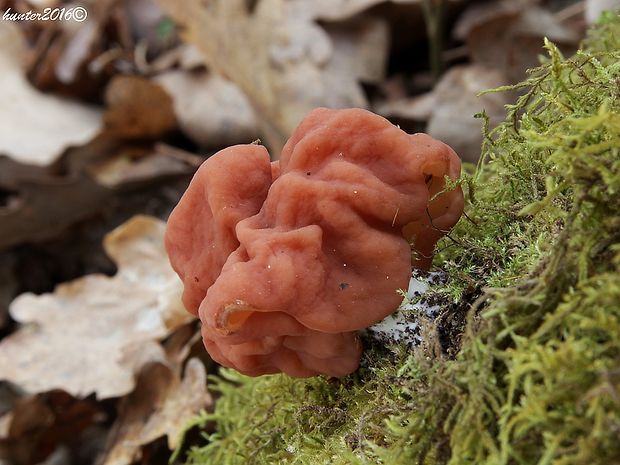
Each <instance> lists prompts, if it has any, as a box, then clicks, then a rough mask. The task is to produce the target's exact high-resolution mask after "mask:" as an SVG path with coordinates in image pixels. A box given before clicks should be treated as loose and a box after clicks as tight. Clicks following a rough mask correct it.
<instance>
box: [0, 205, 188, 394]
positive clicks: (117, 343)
mask: <svg viewBox="0 0 620 465" xmlns="http://www.w3.org/2000/svg"><path fill="white" fill-rule="evenodd" d="M164 228H165V225H164V223H163V222H161V221H159V220H156V219H154V218H150V217H145V216H137V217H134V218H133V219H132V220H130V221H128V222H127V223H125V224H124V225H122V226H120V227H119V228H117V229H116V230H115V231H113V232H112V233H110V234H109V235H108V236H107V237H106V240H105V242H104V246H105V249H106V251H107V253H108V254H109V255H110V257H111V258H112V259H113V260H114V261H115V262H116V263H117V265H118V272H117V274H116V275H115V276H113V277H108V276H103V275H89V276H85V277H83V278H80V279H76V280H74V281H71V282H68V283H65V284H61V285H59V286H58V287H57V288H56V289H55V291H54V293H52V294H44V295H40V296H36V295H32V294H22V295H21V296H19V297H18V298H17V299H15V300H14V301H13V303H12V304H11V307H10V312H11V316H12V317H13V318H14V319H15V320H16V321H17V322H19V323H21V325H22V326H21V327H20V329H19V330H17V331H16V332H15V333H13V334H11V335H10V336H8V337H7V338H5V339H4V340H3V341H2V342H0V374H1V375H0V376H2V378H3V379H6V380H9V381H11V382H13V383H15V384H17V385H18V386H21V387H22V388H24V389H25V390H26V391H28V392H30V393H39V392H46V391H50V390H52V389H57V388H60V389H64V390H65V391H67V392H68V393H70V394H72V395H74V396H76V397H84V396H87V395H89V394H91V393H95V394H96V396H97V398H99V399H105V398H108V397H117V396H121V395H124V394H127V393H128V392H131V391H132V390H133V388H134V385H135V381H134V372H135V369H136V368H135V366H131V363H128V362H127V361H126V359H127V356H126V353H131V354H132V355H131V359H133V360H139V361H140V363H142V364H144V363H147V362H149V361H152V360H153V357H154V356H151V355H149V354H150V353H151V352H149V350H150V349H149V344H148V343H149V342H152V341H155V340H157V339H160V338H163V337H165V336H167V335H168V334H169V333H170V332H171V331H173V330H174V329H175V328H177V327H179V326H181V325H182V324H184V323H186V322H187V321H189V319H190V318H189V315H188V314H187V312H186V311H185V309H184V308H183V305H182V303H181V300H180V295H181V282H180V281H179V280H178V278H177V276H176V274H175V273H174V272H173V271H172V268H171V267H170V265H169V264H168V259H167V256H166V253H165V250H164V247H163V233H164ZM147 352H148V353H147ZM124 354H125V362H123V356H124ZM155 355H157V354H155ZM141 357H142V358H141Z"/></svg>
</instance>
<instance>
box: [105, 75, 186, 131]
mask: <svg viewBox="0 0 620 465" xmlns="http://www.w3.org/2000/svg"><path fill="white" fill-rule="evenodd" d="M105 101H106V106H107V109H106V112H105V114H104V121H105V126H106V129H107V130H108V131H111V133H112V134H114V135H115V136H119V137H123V138H131V139H157V138H161V137H163V136H164V135H165V134H166V133H169V132H171V131H173V130H174V129H175V128H176V126H177V123H176V117H175V115H174V109H173V107H172V99H171V98H170V96H169V95H168V93H167V92H166V91H165V90H164V89H163V88H162V87H161V86H160V85H159V84H157V83H155V82H152V81H150V80H148V79H146V78H143V77H140V76H126V75H118V76H116V77H115V78H114V79H112V81H111V82H110V84H108V87H107V88H106V92H105Z"/></svg>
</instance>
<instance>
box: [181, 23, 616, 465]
mask: <svg viewBox="0 0 620 465" xmlns="http://www.w3.org/2000/svg"><path fill="white" fill-rule="evenodd" d="M546 47H547V50H548V52H549V58H548V59H547V60H546V62H545V63H544V64H543V65H542V66H541V67H539V68H538V69H536V70H533V71H532V74H531V78H530V79H528V80H527V81H526V82H524V83H522V84H519V85H518V86H516V88H517V89H518V90H519V91H520V94H521V95H522V96H521V97H520V98H519V100H518V101H517V103H516V104H515V105H514V106H511V107H509V108H508V117H507V120H506V122H505V123H503V124H501V125H500V126H499V127H497V128H495V129H494V130H492V131H490V132H489V131H486V138H485V143H484V146H483V147H482V155H483V159H484V160H485V163H481V164H480V166H479V167H478V168H477V169H476V170H473V169H472V171H471V174H470V175H467V176H465V177H464V178H463V179H462V184H463V186H464V188H465V190H466V191H467V193H468V199H467V201H468V205H467V218H465V219H463V220H461V222H460V223H459V225H458V226H457V228H456V229H455V230H454V231H453V232H452V233H451V234H450V237H449V238H446V239H445V240H444V241H443V243H441V244H440V247H439V248H440V249H441V253H440V254H439V257H438V258H437V260H436V262H435V263H436V264H438V265H439V266H440V267H441V268H442V269H445V270H446V271H447V272H448V274H449V276H450V281H449V283H448V284H447V285H440V286H437V287H436V288H435V289H434V291H433V292H434V293H435V297H436V299H437V300H438V301H441V302H443V304H444V308H445V309H446V311H445V313H444V314H443V315H442V316H441V317H440V318H439V320H438V321H439V323H438V324H439V328H438V332H439V334H443V337H442V339H443V342H444V343H443V348H444V351H443V353H438V352H441V351H437V350H435V351H433V350H419V351H417V352H416V353H412V352H411V351H409V350H407V349H405V348H403V347H398V346H394V347H389V348H385V347H376V346H374V347H373V346H372V345H371V347H370V348H369V349H368V350H367V351H366V355H365V359H364V361H363V368H362V369H360V370H359V371H358V372H357V373H355V374H354V375H352V376H349V377H347V378H345V379H342V380H328V379H326V378H314V379H310V380H299V379H290V378H288V377H286V376H268V377H261V378H254V379H251V378H245V377H242V376H240V375H237V374H234V373H232V372H230V371H222V372H221V373H220V376H217V377H215V376H214V377H212V378H211V382H212V383H213V386H212V388H214V389H216V390H219V391H220V392H221V397H220V398H219V400H218V402H217V406H216V410H215V413H213V414H210V415H205V416H204V417H202V418H199V419H197V423H202V424H207V422H211V421H214V422H215V433H213V434H212V435H210V436H208V437H206V438H205V441H204V443H203V444H199V445H195V446H193V448H192V450H191V452H190V456H189V462H190V463H192V464H218V465H225V464H244V465H245V464H253V463H256V464H276V463H291V464H313V465H315V464H323V463H324V464H328V463H329V464H345V463H346V464H369V463H380V464H389V465H400V464H403V465H404V464H416V463H419V464H446V463H448V464H476V465H478V464H554V465H560V464H562V465H569V464H571V465H573V464H574V465H577V464H584V465H585V464H587V465H594V464H601V465H603V464H605V465H607V464H612V463H620V17H618V16H615V15H608V16H607V17H605V18H603V20H602V21H601V23H600V24H599V25H598V26H597V27H596V29H595V30H593V31H591V33H590V35H589V37H588V39H587V40H586V41H585V42H584V44H583V47H582V49H581V50H580V51H579V52H578V53H577V54H576V55H575V56H573V57H572V58H570V59H564V58H563V57H562V56H561V54H560V52H559V51H558V50H557V49H556V48H555V47H554V46H553V45H552V44H550V43H548V44H547V45H546ZM511 89H512V88H511ZM481 117H482V118H483V119H484V115H481ZM446 333H447V334H446ZM445 340H448V341H449V342H450V344H447V345H446V343H445ZM455 341H458V342H455ZM448 346H449V347H448ZM427 349H428V348H427ZM446 349H450V350H451V351H452V352H451V353H448V354H447V355H446ZM451 354H453V355H451Z"/></svg>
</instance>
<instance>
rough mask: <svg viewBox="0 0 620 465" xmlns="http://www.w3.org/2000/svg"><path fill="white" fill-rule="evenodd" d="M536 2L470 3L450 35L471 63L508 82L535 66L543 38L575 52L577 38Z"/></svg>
mask: <svg viewBox="0 0 620 465" xmlns="http://www.w3.org/2000/svg"><path fill="white" fill-rule="evenodd" d="M536 3H537V1H536V0H518V1H513V0H502V1H497V2H486V3H473V4H472V5H471V6H470V7H469V8H468V9H467V10H466V11H465V12H464V13H463V15H462V16H461V18H460V20H459V22H458V23H457V25H456V27H455V30H454V35H455V36H456V37H457V38H458V39H460V40H464V41H465V42H466V44H467V47H468V49H469V53H470V56H471V58H472V61H473V62H474V63H476V64H480V65H483V66H486V67H488V68H492V69H496V70H499V71H501V72H503V73H504V74H505V75H506V76H507V77H508V78H509V79H510V81H513V82H517V81H520V80H521V79H522V78H524V77H525V74H526V73H525V71H526V70H527V69H529V68H534V67H536V66H538V65H539V64H540V63H539V55H540V54H541V53H543V46H544V38H545V37H546V38H548V39H549V40H551V41H553V42H554V43H556V44H557V45H558V46H560V47H564V48H565V49H571V48H575V47H576V46H577V43H578V41H579V39H580V37H579V34H578V33H576V32H575V31H574V30H572V29H571V28H570V27H569V26H567V25H565V24H562V23H561V22H560V21H559V20H558V19H557V18H555V17H554V16H553V14H552V13H550V12H549V11H548V10H546V9H544V8H542V7H540V6H538V5H537V4H536Z"/></svg>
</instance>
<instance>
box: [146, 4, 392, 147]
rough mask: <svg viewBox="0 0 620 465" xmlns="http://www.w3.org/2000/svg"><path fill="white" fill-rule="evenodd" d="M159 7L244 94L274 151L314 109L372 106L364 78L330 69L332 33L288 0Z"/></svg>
mask: <svg viewBox="0 0 620 465" xmlns="http://www.w3.org/2000/svg"><path fill="white" fill-rule="evenodd" d="M158 3H159V4H160V5H161V6H162V8H164V10H166V11H167V12H168V14H170V15H171V16H172V17H173V18H174V20H175V21H177V22H178V23H180V24H181V25H182V26H183V32H184V35H185V39H186V40H187V41H188V42H190V43H193V44H194V45H196V46H197V47H198V48H199V49H200V50H201V52H202V53H203V54H204V56H205V59H206V62H207V65H208V66H210V68H211V69H212V70H214V71H216V72H218V73H220V74H222V75H224V76H226V77H228V78H229V79H231V80H232V81H233V82H235V83H236V84H237V85H238V86H239V88H240V89H241V90H242V91H243V92H244V93H245V95H246V96H247V97H248V99H249V100H250V102H251V103H252V105H253V107H254V110H255V111H256V113H257V118H258V121H259V124H260V125H261V132H262V135H263V136H264V138H265V140H266V142H267V143H268V145H270V146H272V147H273V148H274V151H275V152H279V151H280V150H279V149H280V148H281V147H282V146H283V144H284V141H285V140H286V139H287V138H288V136H289V135H290V133H291V132H292V130H293V129H294V128H295V126H296V125H297V124H298V123H299V121H301V119H302V118H303V117H304V116H305V115H306V114H307V113H308V112H309V111H310V110H312V109H313V108H315V107H318V106H329V107H336V108H337V107H365V106H367V102H366V99H365V96H364V94H363V92H362V90H361V87H360V85H359V83H358V77H357V76H355V75H353V74H352V73H351V72H350V71H349V70H347V72H341V70H340V69H339V68H338V67H337V66H330V62H331V61H332V60H335V59H336V58H335V55H334V45H333V42H332V40H331V39H330V37H329V35H328V34H327V33H326V32H325V30H324V29H323V28H321V27H320V26H319V25H318V24H317V23H315V22H314V21H313V20H311V19H310V18H309V17H303V16H301V15H297V16H295V15H293V14H291V12H292V11H293V8H292V6H291V5H290V4H289V2H286V1H284V0H259V1H258V2H255V5H254V7H253V8H252V9H250V8H248V6H247V3H246V2H245V1H244V0H226V1H221V0H211V1H209V2H207V3H205V2H200V1H197V0H191V1H187V2H184V3H183V5H182V6H181V5H180V4H179V3H178V2H173V1H170V0H158ZM383 53H386V52H385V51H383Z"/></svg>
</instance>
